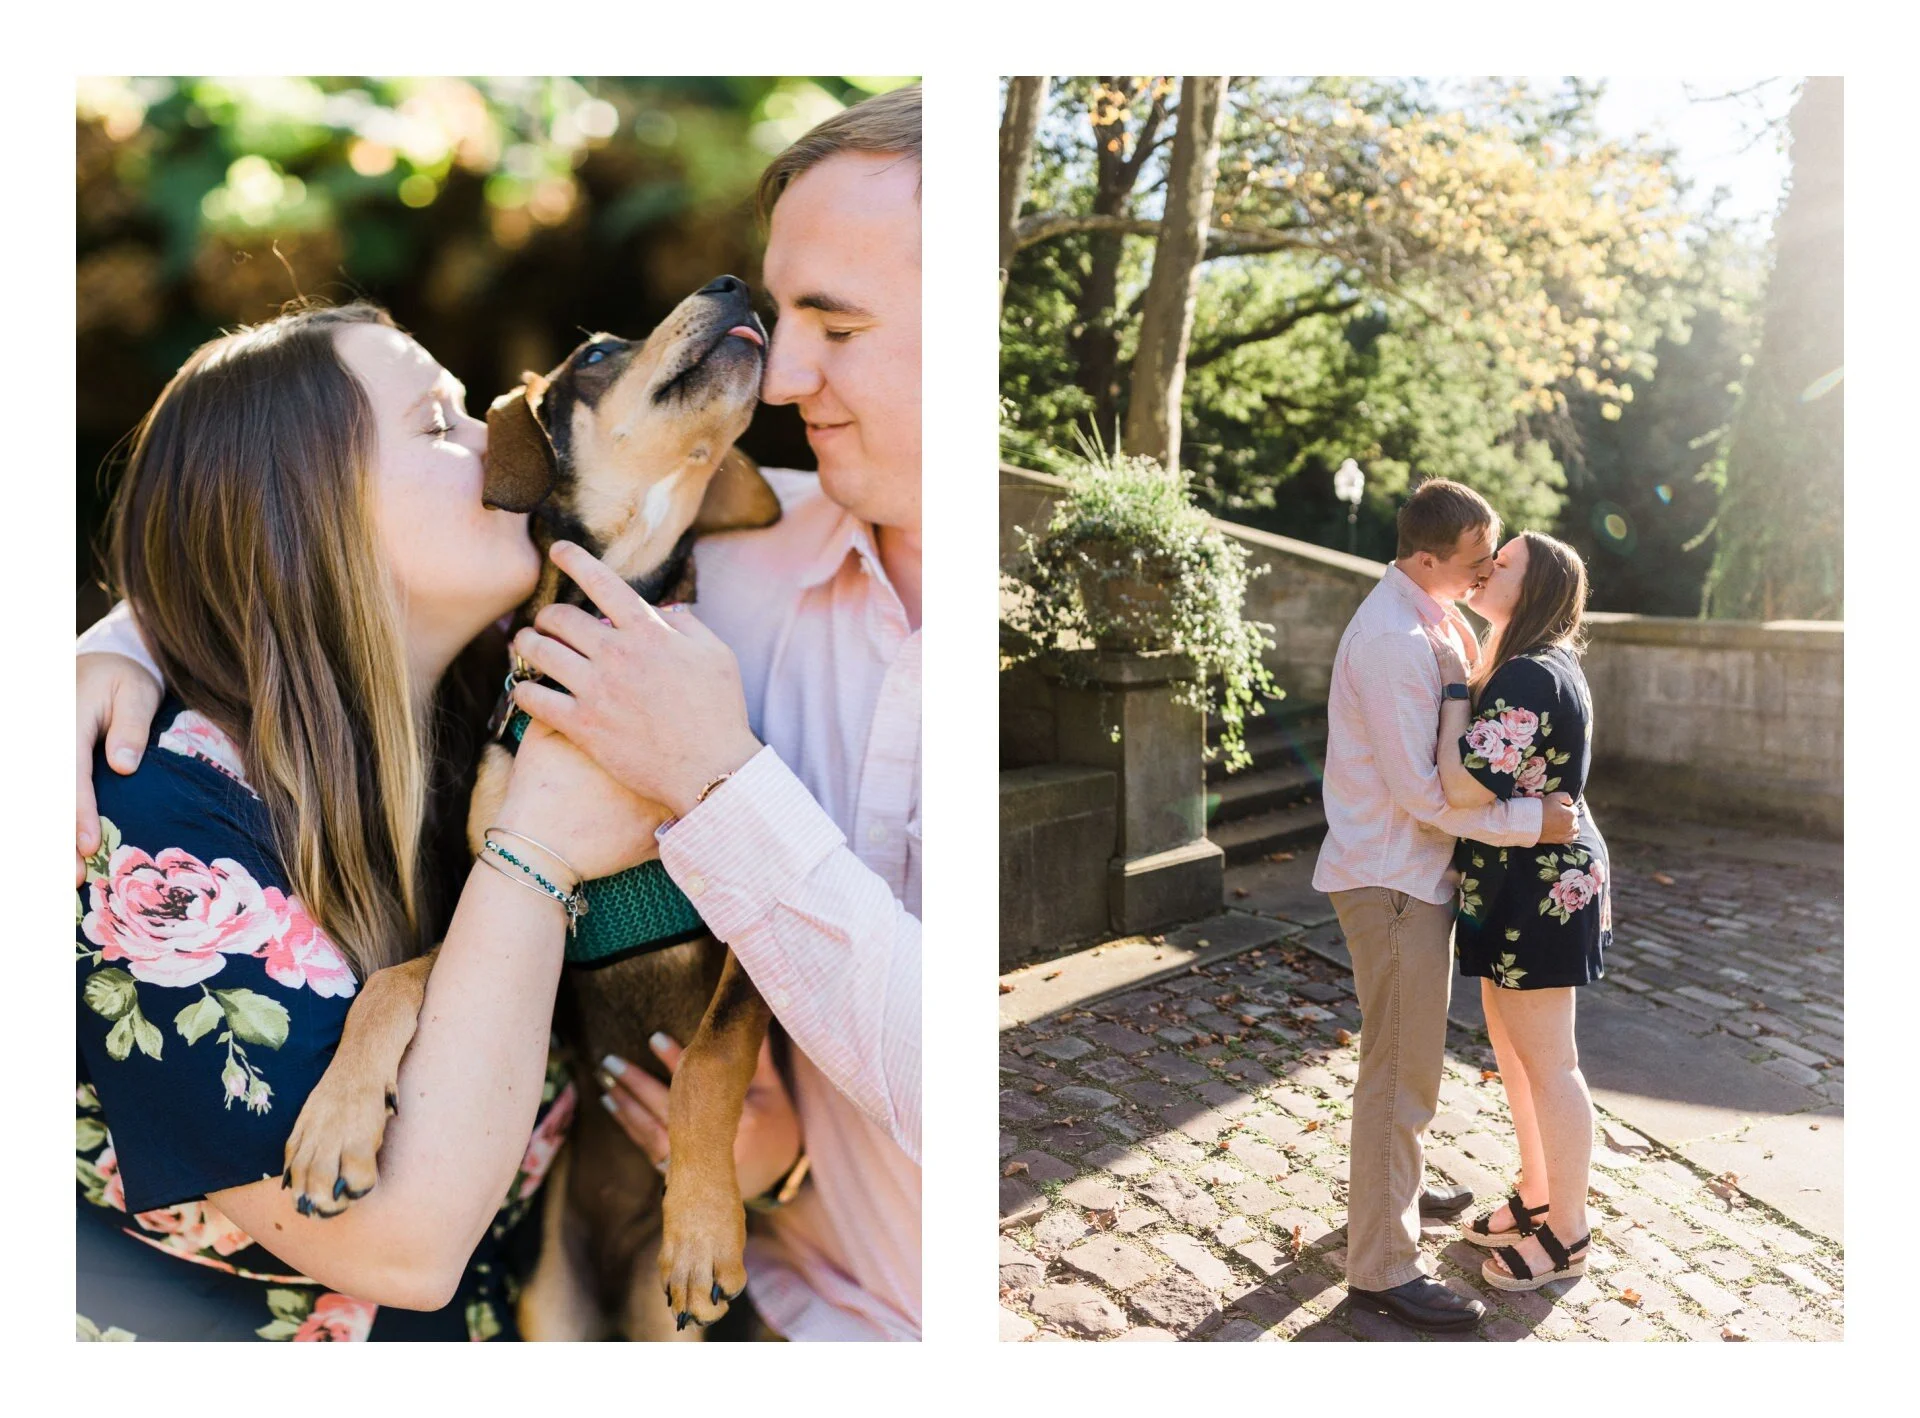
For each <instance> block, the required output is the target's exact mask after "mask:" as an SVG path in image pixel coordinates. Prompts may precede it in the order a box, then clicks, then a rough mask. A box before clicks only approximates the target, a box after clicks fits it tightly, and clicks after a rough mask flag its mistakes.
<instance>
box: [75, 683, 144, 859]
mask: <svg viewBox="0 0 1920 1418" xmlns="http://www.w3.org/2000/svg"><path fill="white" fill-rule="evenodd" d="M74 678H75V681H76V683H75V687H74V698H75V700H76V702H77V704H78V706H79V726H78V728H77V730H76V732H75V735H74V737H75V739H76V741H77V743H78V748H79V767H80V776H79V788H78V791H77V792H76V793H75V801H74V818H75V821H74V828H75V832H74V840H75V845H76V847H77V849H78V850H77V854H76V857H75V861H76V863H77V865H76V867H75V870H74V884H75V885H76V886H78V885H80V884H82V883H84V882H85V881H86V879H87V858H88V857H90V856H92V855H93V853H94V852H95V851H97V850H98V849H99V846H100V809H99V806H98V804H97V803H96V802H95V801H94V796H93V750H94V746H95V745H96V744H98V743H99V742H100V740H101V738H102V736H103V735H104V737H105V738H106V741H107V763H108V764H109V765H110V766H111V767H112V768H113V771H114V772H116V773H131V772H133V770H134V769H136V768H138V767H139V766H140V758H141V755H142V754H144V753H145V752H146V748H147V733H148V731H149V730H151V729H152V728H153V716H154V714H155V712H156V711H158V709H159V708H160V684H159V681H158V680H156V679H154V677H153V676H152V675H150V674H148V673H147V671H146V669H145V668H144V667H143V666H142V665H141V664H140V663H139V662H138V661H136V660H130V659H128V658H127V657H126V656H125V655H109V654H99V653H96V654H88V655H81V656H79V657H77V658H76V659H75V660H74Z"/></svg>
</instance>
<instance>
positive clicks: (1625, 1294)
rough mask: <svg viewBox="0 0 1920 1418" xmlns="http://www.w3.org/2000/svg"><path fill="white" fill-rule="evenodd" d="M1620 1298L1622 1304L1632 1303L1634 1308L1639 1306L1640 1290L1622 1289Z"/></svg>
mask: <svg viewBox="0 0 1920 1418" xmlns="http://www.w3.org/2000/svg"><path fill="white" fill-rule="evenodd" d="M1620 1300H1621V1303H1623V1304H1628V1305H1632V1306H1633V1307H1634V1308H1635V1309H1636V1310H1637V1309H1639V1308H1640V1292H1639V1291H1638V1290H1622V1291H1621V1292H1620Z"/></svg>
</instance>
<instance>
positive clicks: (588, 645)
mask: <svg viewBox="0 0 1920 1418" xmlns="http://www.w3.org/2000/svg"><path fill="white" fill-rule="evenodd" d="M551 555H552V557H553V561H554V564H555V565H556V566H558V567H559V568H560V569H561V570H562V571H564V572H566V573H567V575H569V576H571V577H572V578H573V579H574V580H575V581H576V582H578V583H579V585H580V588H581V590H583V591H585V592H586V593H587V595H588V596H589V597H591V598H592V600H593V603H594V604H595V605H597V606H598V607H599V608H600V610H601V611H602V613H604V614H605V615H606V617H607V619H606V620H605V621H600V620H597V619H595V618H594V617H593V616H592V615H589V614H588V613H587V612H586V611H583V610H581V609H580V608H579V607H577V606H566V605H560V604H557V603H556V604H554V605H550V606H548V607H547V608H546V609H545V610H543V611H541V612H540V614H539V615H538V616H537V617H536V618H535V619H534V623H533V625H532V626H529V627H528V628H527V629H525V630H522V631H521V632H520V633H519V634H518V635H516V636H515V637H514V639H513V649H514V653H515V654H517V655H519V656H520V658H521V659H523V660H525V661H526V662H527V663H528V664H530V665H532V666H533V667H534V668H535V669H537V670H538V671H540V673H541V674H543V675H546V676H548V677H549V678H551V679H554V680H556V681H558V682H559V683H560V684H562V685H565V686H566V688H567V689H568V691H569V693H567V694H562V693H560V692H559V691H557V690H553V689H548V688H547V687H545V686H544V685H538V684H533V683H531V682H525V683H522V684H520V685H519V686H517V687H516V688H515V689H514V692H513V697H514V702H515V703H516V704H518V705H519V706H520V707H521V708H522V709H524V710H526V711H527V713H529V714H531V715H532V716H533V717H534V718H536V719H538V720H539V721H540V722H541V723H543V724H546V725H549V726H550V727H552V728H555V729H558V730H559V731H560V732H561V733H563V734H565V735H566V736H567V737H568V738H569V739H571V740H573V742H574V743H576V744H577V745H579V746H580V748H582V749H583V750H585V752H586V753H587V755H588V757H590V758H592V759H593V760H594V762H596V763H598V764H599V765H600V766H601V768H602V769H604V770H605V771H606V773H607V775H608V776H609V777H611V778H613V779H614V780H615V781H616V782H618V783H619V784H620V785H621V786H622V787H625V788H626V789H627V790H628V791H630V792H633V793H636V794H638V795H639V796H640V797H643V798H649V799H651V800H652V801H654V802H657V803H660V804H661V805H663V806H664V807H666V808H667V809H668V810H669V811H670V812H672V813H673V814H674V816H676V817H684V816H685V815H686V814H687V813H688V812H690V811H692V809H693V806H694V804H695V802H696V801H697V800H698V798H699V796H700V792H701V790H702V789H704V788H705V787H706V786H707V785H708V784H709V783H711V782H712V781H713V780H714V779H716V778H718V777H720V776H722V775H723V774H727V773H731V772H733V771H734V770H735V769H737V768H739V767H741V766H742V765H744V764H745V763H746V761H747V760H748V759H750V758H752V757H753V756H754V754H756V753H758V752H759V751H760V741H759V740H758V739H757V738H755V737H754V735H753V729H752V727H751V726H750V725H749V724H748V723H747V700H746V694H745V692H744V691H743V690H742V689H741V687H740V666H739V663H738V662H737V661H736V660H735V659H734V657H733V651H731V650H729V649H728V648H727V647H726V645H725V644H723V643H722V642H721V640H720V638H719V637H718V636H716V635H715V634H714V633H713V632H712V631H711V630H708V629H707V628H706V627H705V626H704V625H702V624H701V623H700V622H699V621H698V620H697V619H695V618H694V616H693V615H692V614H691V613H690V612H689V611H688V610H687V608H686V607H684V606H670V607H668V608H667V610H666V613H665V614H664V615H662V614H659V613H656V612H655V610H654V608H653V607H652V606H650V605H648V604H647V603H646V602H645V601H643V600H641V599H640V597H639V596H638V595H636V594H635V593H634V590H633V588H632V587H630V586H629V585H627V583H626V582H624V581H622V580H621V579H620V578H619V577H618V576H616V575H615V574H614V573H613V572H612V571H611V570H609V569H608V568H607V566H606V565H605V564H604V563H602V562H600V561H597V560H595V559H594V558H593V557H591V556H589V555H588V554H587V553H586V552H584V551H582V550H581V549H580V548H579V547H577V546H574V545H573V544H572V543H570V542H555V543H554V544H553V550H552V553H551Z"/></svg>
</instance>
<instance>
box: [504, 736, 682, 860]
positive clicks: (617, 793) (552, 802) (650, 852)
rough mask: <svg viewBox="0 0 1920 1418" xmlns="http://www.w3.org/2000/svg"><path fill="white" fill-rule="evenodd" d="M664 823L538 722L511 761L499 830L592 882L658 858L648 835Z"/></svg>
mask: <svg viewBox="0 0 1920 1418" xmlns="http://www.w3.org/2000/svg"><path fill="white" fill-rule="evenodd" d="M667 817H668V813H667V811H666V809H665V808H663V807H661V806H660V805H659V804H658V803H653V802H648V801H646V800H645V799H643V798H637V797H635V796H634V795H633V794H632V793H630V792H628V791H627V790H626V789H625V788H623V787H621V786H620V785H619V784H618V783H616V782H614V781H613V779H611V778H609V777H608V776H607V775H606V774H605V773H604V772H602V771H601V770H600V768H599V767H598V766H597V765H596V764H595V763H594V761H593V760H592V759H591V758H588V757H587V756H586V754H584V753H582V752H581V751H580V750H579V749H578V748H576V747H575V746H574V745H573V744H571V743H569V742H568V741H567V739H566V737H565V736H564V735H561V734H558V733H556V732H554V731H553V730H552V729H549V728H547V727H545V726H544V725H542V724H541V723H540V721H539V720H537V719H536V720H535V721H534V722H532V723H531V724H528V725H527V732H526V736H525V737H524V738H522V739H521V741H520V751H519V752H518V753H517V754H516V755H515V756H514V761H513V781H512V782H511V783H510V784H509V785H508V787H507V800H506V802H505V803H504V804H503V805H502V806H501V808H500V810H499V822H498V824H497V825H498V826H501V827H504V828H507V829H509V830H511V831H514V832H523V833H525V834H526V835H527V836H529V837H531V838H533V839H534V840H535V841H536V842H538V843H540V844H541V845H543V846H545V847H546V848H547V849H548V850H549V851H550V852H557V853H559V854H560V856H562V857H564V858H565V859H566V863H567V865H568V866H570V867H572V868H573V869H574V870H575V871H577V872H579V873H580V876H581V878H582V879H583V880H587V881H591V880H594V879H595V878H597V877H603V876H612V875H614V874H615V873H617V872H622V871H625V870H626V869H627V868H628V867H634V866H638V865H639V864H640V863H642V862H646V861H651V860H652V859H653V858H655V857H656V856H658V855H659V845H658V843H657V842H656V841H655V840H654V835H653V834H654V833H655V831H657V830H658V829H659V827H660V824H661V823H663V822H665V821H666V820H667ZM480 825H481V826H482V827H491V826H494V825H496V824H494V823H482V824H480Z"/></svg>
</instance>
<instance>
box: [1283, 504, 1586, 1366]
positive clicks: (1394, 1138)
mask: <svg viewBox="0 0 1920 1418" xmlns="http://www.w3.org/2000/svg"><path fill="white" fill-rule="evenodd" d="M1499 528H1500V524H1499V519H1498V517H1496V516H1495V515H1494V512H1493V509H1492V508H1491V507H1489V506H1488V505H1487V503H1486V500H1485V499H1484V498H1482V497H1481V496H1480V495H1479V494H1478V493H1476V492H1474V491H1473V490H1472V489H1470V488H1467V487H1463V486H1461V485H1460V484H1458V483H1453V482H1447V481H1444V480H1442V479H1437V478H1436V479H1432V480H1430V481H1428V482H1426V483H1423V484H1422V485H1421V486H1420V488H1419V489H1418V490H1417V491H1416V492H1415V493H1414V494H1413V496H1412V497H1411V498H1409V499H1408V500H1407V504H1406V506H1405V507H1403V508H1402V509H1401V510H1400V516H1399V546H1398V548H1397V551H1396V560H1395V561H1394V564H1393V565H1392V566H1390V567H1388V568H1387V573H1386V575H1385V576H1383V577H1382V578H1381V580H1380V585H1379V586H1378V587H1377V588H1375V589H1374V590H1373V591H1372V592H1371V593H1370V594H1369V595H1368V596H1367V598H1366V600H1365V601H1363V602H1362V603H1361V605H1360V608H1359V609H1358V610H1357V611H1355V612H1354V615H1353V619H1352V620H1351V621H1350V622H1349V623H1348V625H1347V629H1346V633H1345V634H1343V635H1342V636H1341V637H1340V648H1339V650H1338V651H1337V652H1336V653H1335V655H1334V661H1333V683H1332V686H1331V688H1330V690H1329V691H1328V695H1327V764H1326V790H1325V803H1326V814H1327V838H1326V841H1325V843H1324V844H1323V845H1322V846H1321V848H1320V859H1319V861H1318V863H1316V865H1315V867H1314V872H1313V885H1314V889H1315V890H1317V891H1324V892H1327V893H1328V894H1329V895H1330V896H1331V897H1332V899H1333V906H1334V910H1335V912H1336V913H1338V915H1339V917H1340V928H1341V930H1342V931H1343V932H1344V933H1345V935H1346V939H1347V948H1348V950H1349V952H1350V953H1351V954H1352V957H1353V978H1354V987H1355V990H1356V991H1357V993H1358V994H1359V998H1360V1016H1361V1033H1360V1075H1359V1078H1358V1080H1357V1081H1356V1082H1355V1084H1354V1090H1353V1132H1352V1141H1351V1147H1350V1159H1351V1163H1350V1173H1349V1177H1348V1182H1347V1291H1348V1293H1349V1294H1350V1295H1351V1296H1352V1297H1353V1300H1354V1302H1355V1303H1356V1304H1362V1305H1367V1306H1370V1307H1372V1308H1374V1309H1377V1310H1381V1311H1383V1312H1385V1313H1387V1314H1390V1315H1393V1316H1394V1317H1395V1318H1397V1319H1400V1320H1402V1321H1403V1322H1405V1323H1407V1324H1409V1325H1412V1326H1414V1327H1415V1328H1419V1329H1433V1330H1449V1329H1471V1328H1472V1327H1473V1326H1474V1325H1476V1324H1478V1323H1479V1321H1480V1319H1481V1317H1482V1316H1483V1315H1484V1314H1485V1313H1486V1307H1485V1306H1484V1305H1482V1304H1481V1303H1480V1302H1479V1301H1477V1300H1469V1299H1466V1298H1464V1297H1462V1296H1460V1295H1457V1294H1455V1293H1454V1292H1453V1291H1452V1290H1449V1289H1448V1288H1447V1287H1446V1286H1445V1285H1443V1284H1441V1283H1440V1281H1438V1280H1436V1279H1434V1278H1433V1277H1432V1276H1430V1275H1428V1274H1427V1273H1426V1272H1425V1271H1424V1270H1423V1269H1422V1268H1421V1265H1420V1217H1421V1215H1422V1214H1423V1212H1424V1213H1425V1214H1428V1215H1439V1216H1446V1215H1452V1214H1457V1213H1458V1212H1459V1211H1461V1210H1463V1209H1464V1208H1465V1207H1466V1205H1467V1204H1468V1203H1470V1202H1471V1201H1472V1199H1473V1198H1472V1194H1471V1193H1463V1192H1459V1191H1455V1192H1452V1193H1441V1192H1433V1191H1423V1185H1422V1173H1423V1169H1424V1159H1423V1155H1422V1149H1421V1134H1422V1133H1423V1132H1424V1131H1425V1129H1426V1127H1427V1124H1428V1123H1429V1122H1431V1121H1432V1120H1433V1115H1434V1111H1435V1109H1436V1107H1437V1106H1438V1101H1439V1092H1440V1076H1441V1070H1442V1065H1443V1063H1444V1061H1445V1052H1446V1035H1447V998H1448V993H1449V989H1450V986H1451V983H1452V981H1451V975H1452V966H1453V948H1452V946H1453V897H1454V889H1453V883H1452V880H1451V879H1450V876H1449V870H1450V868H1451V865H1452V859H1453V845H1454V842H1455V840H1456V839H1457V838H1459V837H1463V836H1471V837H1473V838H1475V839H1477V840H1479V841H1482V842H1487V843H1491V844H1493V845H1495V846H1516V847H1528V846H1532V845H1534V844H1535V843H1536V842H1567V841H1571V840H1572V839H1573V836H1574V829H1575V814H1574V809H1573V806H1572V803H1571V800H1570V799H1569V798H1568V797H1567V795H1566V794H1564V793H1556V794H1554V795H1553V797H1552V798H1550V799H1545V800H1542V799H1539V798H1515V799H1514V800H1512V801H1511V802H1495V803H1490V804H1488V805H1487V806H1485V807H1482V808H1471V809H1468V808H1453V807H1449V806H1448V805H1447V798H1446V793H1445V791H1444V789H1443V788H1442V787H1441V783H1440V776H1439V771H1438V769H1437V768H1436V767H1435V765H1434V752H1435V742H1436V740H1437V738H1438V730H1439V723H1440V702H1441V697H1442V695H1443V693H1445V694H1451V695H1454V696H1455V697H1458V696H1459V695H1461V694H1463V693H1464V692H1465V688H1466V687H1465V686H1464V685H1459V686H1447V685H1443V684H1442V683H1441V675H1440V669H1439V661H1438V660H1437V659H1436V657H1435V653H1434V646H1435V644H1436V643H1441V642H1444V643H1447V644H1450V645H1451V646H1452V647H1453V648H1454V649H1455V651H1456V652H1457V653H1458V654H1459V655H1460V656H1461V658H1462V660H1464V662H1465V663H1467V664H1468V665H1473V664H1475V663H1476V662H1477V661H1478V659H1479V649H1480V647H1479V644H1478V642H1477V641H1476V640H1475V638H1474V634H1473V630H1472V629H1471V627H1469V626H1468V625H1467V622H1466V619H1465V617H1464V616H1462V615H1461V613H1460V611H1459V610H1458V609H1457V608H1456V607H1455V606H1454V605H1453V604H1452V603H1453V602H1455V601H1464V600H1467V599H1469V598H1470V597H1471V596H1472V595H1473V593H1474V592H1475V591H1476V590H1477V589H1479V587H1480V585H1481V584H1482V583H1483V582H1484V581H1485V579H1486V576H1487V574H1488V572H1489V570H1490V569H1491V567H1492V565H1493V557H1494V548H1495V546H1496V544H1497V543H1498V541H1499Z"/></svg>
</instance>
